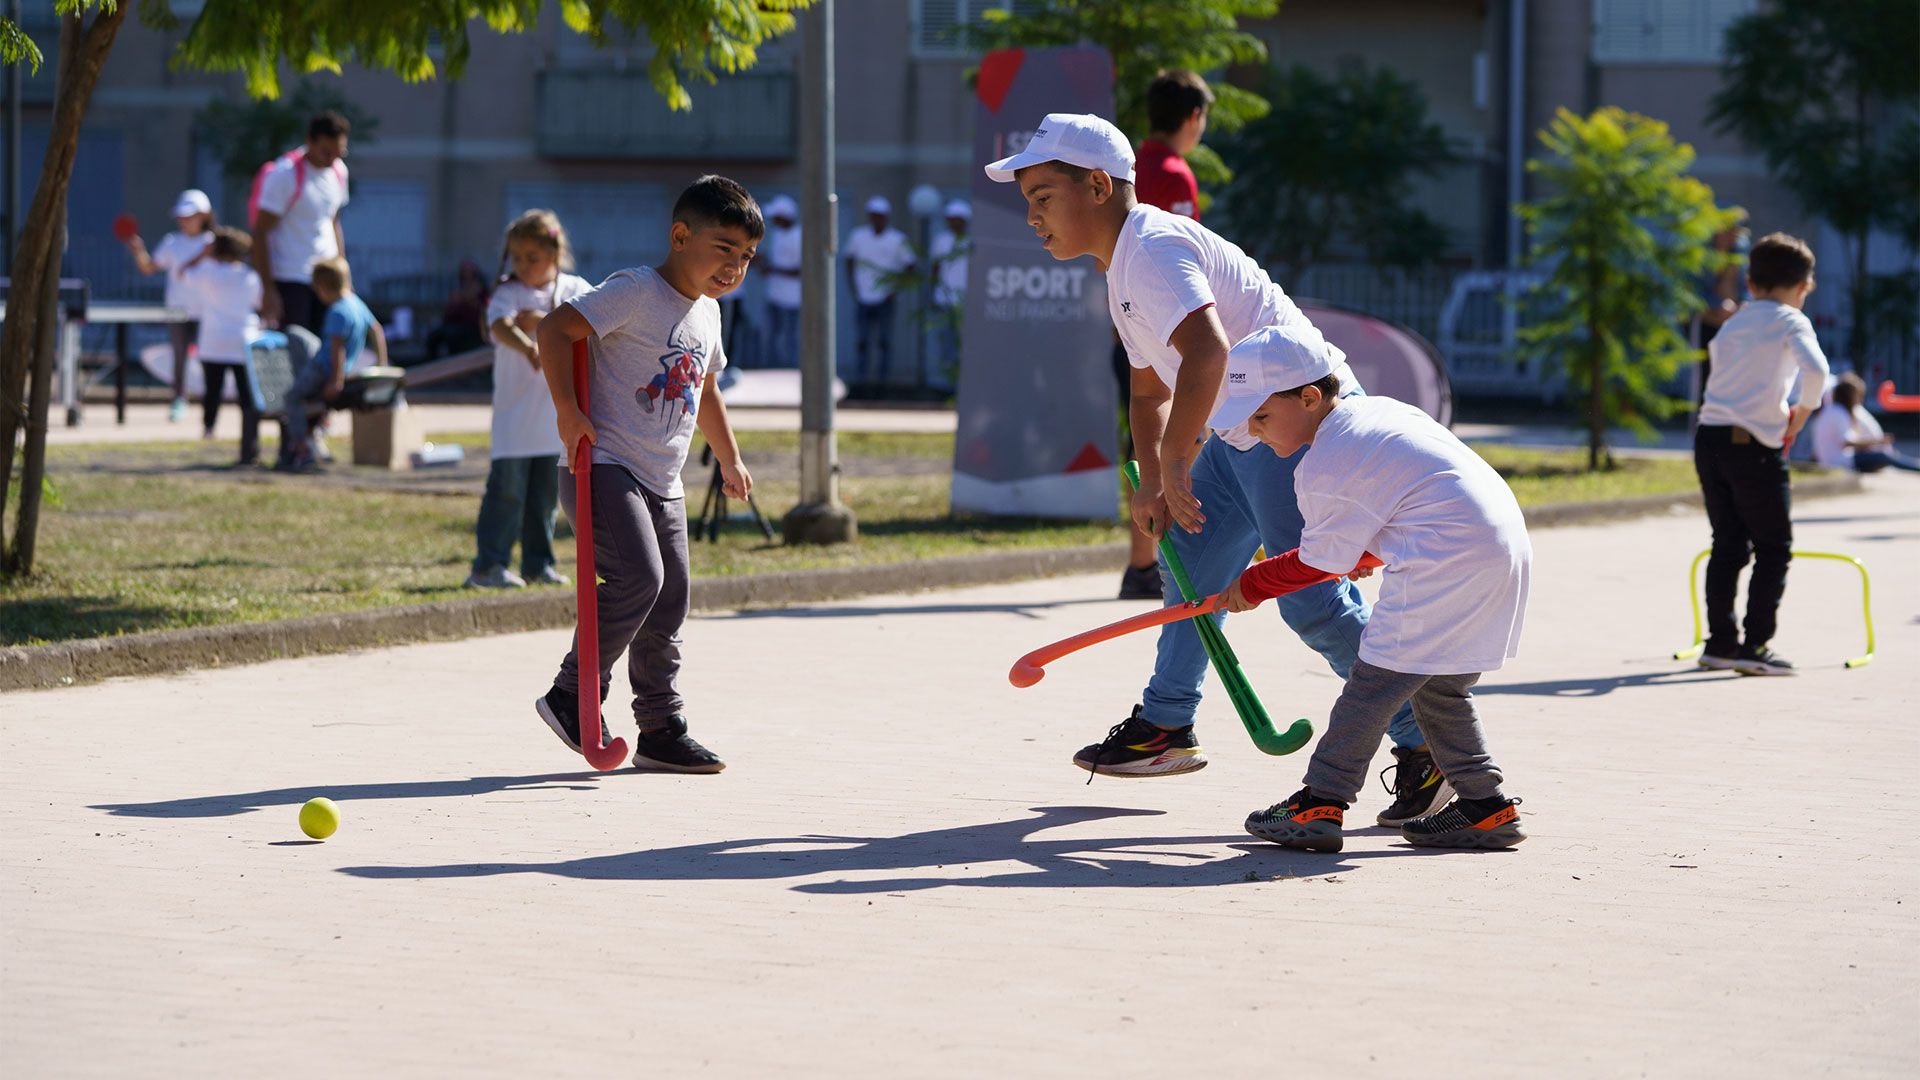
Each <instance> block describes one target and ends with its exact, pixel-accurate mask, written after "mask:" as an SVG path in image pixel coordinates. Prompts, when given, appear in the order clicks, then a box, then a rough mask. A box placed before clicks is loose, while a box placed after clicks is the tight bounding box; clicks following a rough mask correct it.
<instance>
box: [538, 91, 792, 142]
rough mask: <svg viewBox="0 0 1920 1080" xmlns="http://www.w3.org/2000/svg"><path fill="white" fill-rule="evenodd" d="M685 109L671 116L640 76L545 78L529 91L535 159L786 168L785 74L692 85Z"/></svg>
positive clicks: (788, 105) (788, 116)
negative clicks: (533, 116) (782, 164)
mask: <svg viewBox="0 0 1920 1080" xmlns="http://www.w3.org/2000/svg"><path fill="white" fill-rule="evenodd" d="M688 89H689V90H690V91H691V92H692V94H693V108H692V109H691V110H690V111H688V112H679V113H676V112H674V111H672V110H671V109H668V108H667V103H666V101H665V100H663V99H662V98H661V97H660V95H659V94H657V93H655V92H654V90H653V85H652V84H651V83H649V82H648V81H647V73H646V72H645V71H644V70H638V69H636V70H629V71H547V72H542V73H541V74H540V78H539V83H538V88H537V91H536V93H537V95H538V96H537V99H536V101H537V106H536V107H537V110H538V113H537V118H536V121H535V142H536V145H537V147H538V148H539V152H540V154H541V156H542V157H549V158H598V159H602V160H604V159H608V158H613V159H619V160H625V161H689V160H699V161H791V160H793V159H794V157H795V156H796V153H797V145H798V138H797V134H796V126H797V122H796V106H795V102H796V99H797V96H798V95H797V92H796V86H795V80H794V76H793V74H792V73H791V72H751V73H744V74H739V75H727V76H722V77H721V78H720V80H719V81H718V82H716V83H714V84H713V85H711V86H708V85H706V84H704V83H700V82H694V83H690V84H689V85H688Z"/></svg>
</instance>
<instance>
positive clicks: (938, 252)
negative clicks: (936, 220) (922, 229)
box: [928, 232, 973, 307]
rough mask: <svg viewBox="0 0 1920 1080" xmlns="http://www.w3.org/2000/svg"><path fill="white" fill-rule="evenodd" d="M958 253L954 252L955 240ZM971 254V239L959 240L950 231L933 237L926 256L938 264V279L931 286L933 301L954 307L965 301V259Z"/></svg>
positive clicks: (943, 305)
mask: <svg viewBox="0 0 1920 1080" xmlns="http://www.w3.org/2000/svg"><path fill="white" fill-rule="evenodd" d="M956 241H957V242H958V245H959V247H958V252H959V253H958V254H955V250H956V249H955V242H956ZM972 254H973V241H972V240H971V239H968V240H960V239H959V238H958V237H956V236H954V235H953V234H952V233H950V232H943V233H941V234H940V235H939V236H936V237H934V238H933V250H932V251H930V252H929V253H928V258H930V259H932V260H933V261H934V262H937V263H939V264H940V280H939V281H937V282H935V283H934V286H933V302H934V303H936V304H939V305H941V306H942V307H955V306H958V305H960V304H964V303H966V302H967V259H968V258H969V257H970V256H971V255H972Z"/></svg>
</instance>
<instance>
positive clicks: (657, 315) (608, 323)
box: [568, 266, 727, 499]
mask: <svg viewBox="0 0 1920 1080" xmlns="http://www.w3.org/2000/svg"><path fill="white" fill-rule="evenodd" d="M568 303H570V304H572V305H573V307H574V310H576V311H578V312H579V313H580V314H581V315H583V316H585V318H586V320H587V323H588V325H590V326H592V327H593V337H592V338H590V339H588V349H589V355H590V356H591V357H592V361H593V363H592V367H593V371H592V395H593V403H592V409H591V410H590V412H591V415H592V417H593V433H594V444H593V461H594V464H596V465H621V466H625V467H626V469H627V471H628V472H630V473H632V474H633V478H634V479H635V480H638V481H639V482H640V484H641V486H643V487H645V488H646V489H647V490H648V491H651V492H653V493H654V494H656V495H659V496H660V497H661V498H665V499H678V498H680V497H681V496H682V495H683V494H684V492H683V491H682V490H681V487H680V470H681V469H682V468H684V467H685V466H686V464H687V448H688V446H689V445H690V444H691V443H692V441H693V431H694V419H695V417H697V416H698V415H699V414H700V391H701V388H702V387H704V386H705V385H706V381H707V376H708V375H710V374H712V373H714V372H717V371H719V370H720V369H721V368H724V367H726V366H727V357H726V353H725V352H723V351H722V350H721V348H720V305H719V304H718V303H716V302H715V301H714V300H712V299H711V298H708V297H704V296H703V297H701V298H700V299H698V300H689V299H687V298H686V297H684V296H682V295H680V292H679V290H677V289H675V288H674V287H673V286H671V285H669V284H667V282H666V279H664V278H662V277H661V276H660V275H659V274H658V273H656V272H655V271H654V269H653V268H652V267H650V266H640V267H635V268H634V269H632V270H621V271H618V272H616V273H614V274H613V275H612V276H611V277H609V278H607V280H605V281H603V282H601V283H600V287H599V288H597V289H594V290H593V291H592V292H589V293H585V294H583V295H581V296H576V297H574V298H573V299H572V300H569V301H568ZM569 452H571V451H569Z"/></svg>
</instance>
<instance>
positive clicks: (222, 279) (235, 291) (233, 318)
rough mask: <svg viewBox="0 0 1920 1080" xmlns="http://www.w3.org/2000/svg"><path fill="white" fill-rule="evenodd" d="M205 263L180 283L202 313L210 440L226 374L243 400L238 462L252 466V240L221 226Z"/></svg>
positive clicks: (256, 448)
mask: <svg viewBox="0 0 1920 1080" xmlns="http://www.w3.org/2000/svg"><path fill="white" fill-rule="evenodd" d="M212 239H213V242H212V243H211V244H210V245H209V246H208V248H207V255H208V257H207V258H203V259H199V260H196V261H195V263H194V264H193V265H192V266H190V267H189V268H188V269H187V272H186V274H185V276H184V277H183V278H182V285H183V287H184V288H185V289H186V291H187V294H188V299H189V300H190V301H191V302H192V303H193V305H194V310H196V311H198V312H199V313H200V370H201V371H202V372H203V373H205V375H206V387H205V389H204V390H203V391H202V393H201V409H202V417H203V419H204V420H205V421H206V425H207V427H206V437H207V438H212V437H213V423H214V421H215V420H218V419H219V418H220V399H221V398H222V397H224V396H225V395H226V389H227V374H228V372H232V374H233V386H234V393H235V395H236V396H237V397H238V398H239V399H240V461H239V464H240V465H242V466H247V465H252V464H254V463H255V462H256V461H257V460H259V457H260V412H259V410H258V409H257V408H256V407H255V405H254V401H253V384H252V383H251V382H250V381H249V380H248V378H247V366H246V365H247V340H248V339H249V338H251V337H253V335H255V334H258V333H259V332H260V315H259V311H260V275H259V274H258V273H256V272H255V271H254V269H253V267H252V266H249V265H248V264H247V261H246V260H247V254H248V253H249V252H250V251H251V250H252V248H253V238H252V237H250V236H248V235H247V234H246V233H244V232H241V231H240V230H239V229H233V228H227V227H224V226H222V227H218V228H215V229H214V230H213V238H212Z"/></svg>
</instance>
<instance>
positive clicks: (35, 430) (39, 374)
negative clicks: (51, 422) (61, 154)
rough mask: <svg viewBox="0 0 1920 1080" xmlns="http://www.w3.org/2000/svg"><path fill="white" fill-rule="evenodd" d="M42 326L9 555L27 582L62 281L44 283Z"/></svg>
mask: <svg viewBox="0 0 1920 1080" xmlns="http://www.w3.org/2000/svg"><path fill="white" fill-rule="evenodd" d="M66 201H67V200H66V198H65V196H64V195H63V196H62V197H61V199H60V216H59V217H58V218H57V219H55V224H56V226H57V227H56V228H55V229H54V230H53V251H52V252H51V258H52V262H53V265H55V266H59V265H60V255H61V253H62V252H63V251H65V250H66V236H65V234H66V217H67V215H66ZM37 308H38V310H39V312H40V320H39V325H38V326H37V328H36V329H35V332H34V342H33V346H34V357H33V379H32V385H31V387H30V389H29V390H28V392H27V449H26V455H25V458H24V460H23V461H22V462H21V468H20V523H19V526H18V527H17V528H15V529H14V531H13V550H12V551H11V552H9V553H8V554H7V564H6V572H7V573H8V574H9V575H14V576H25V575H27V574H31V573H33V550H34V547H35V546H36V544H35V541H36V539H37V538H38V536H39V533H40V496H41V488H42V486H43V485H44V483H45V480H46V476H47V413H48V411H49V410H50V408H51V406H52V403H53V359H54V356H55V354H57V353H58V352H59V349H60V337H61V334H60V317H59V311H60V276H59V275H58V274H45V275H42V276H41V278H40V296H39V299H38V302H37Z"/></svg>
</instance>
